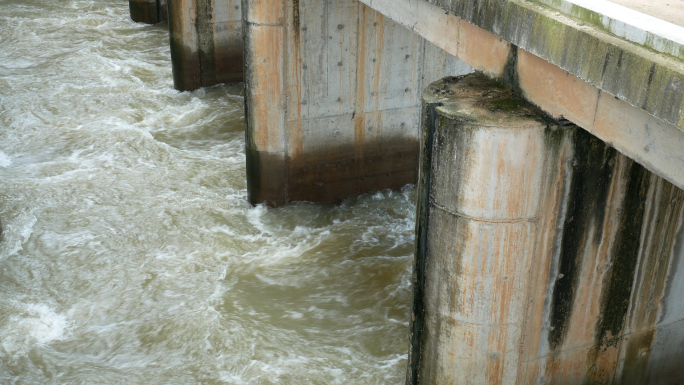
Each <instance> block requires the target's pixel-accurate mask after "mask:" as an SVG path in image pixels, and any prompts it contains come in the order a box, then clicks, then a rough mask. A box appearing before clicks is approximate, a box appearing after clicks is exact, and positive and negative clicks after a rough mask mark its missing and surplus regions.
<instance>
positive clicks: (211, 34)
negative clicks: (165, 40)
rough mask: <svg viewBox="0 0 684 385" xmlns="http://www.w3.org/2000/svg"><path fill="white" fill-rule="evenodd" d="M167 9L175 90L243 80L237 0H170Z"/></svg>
mask: <svg viewBox="0 0 684 385" xmlns="http://www.w3.org/2000/svg"><path fill="white" fill-rule="evenodd" d="M168 12H169V16H168V17H169V34H170V44H171V62H172V66H173V80H174V86H175V88H176V89H178V90H180V91H192V90H196V89H198V88H201V87H210V86H213V85H216V84H220V83H235V82H240V81H242V79H243V76H242V71H243V52H242V49H243V43H242V7H241V2H240V0H173V1H171V2H170V3H169V6H168Z"/></svg>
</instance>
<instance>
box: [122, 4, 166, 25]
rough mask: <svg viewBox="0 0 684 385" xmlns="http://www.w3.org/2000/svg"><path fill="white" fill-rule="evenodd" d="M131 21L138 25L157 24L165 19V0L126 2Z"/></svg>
mask: <svg viewBox="0 0 684 385" xmlns="http://www.w3.org/2000/svg"><path fill="white" fill-rule="evenodd" d="M128 7H129V9H130V11H131V19H133V21H135V22H138V23H147V24H157V23H161V22H162V21H166V19H167V12H166V11H167V7H166V0H128Z"/></svg>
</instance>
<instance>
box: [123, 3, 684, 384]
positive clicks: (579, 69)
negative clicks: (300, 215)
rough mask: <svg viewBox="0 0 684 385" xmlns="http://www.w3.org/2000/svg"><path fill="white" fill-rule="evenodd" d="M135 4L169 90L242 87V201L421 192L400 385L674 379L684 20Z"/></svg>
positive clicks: (534, 10) (575, 12) (682, 239)
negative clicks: (161, 51)
mask: <svg viewBox="0 0 684 385" xmlns="http://www.w3.org/2000/svg"><path fill="white" fill-rule="evenodd" d="M130 4H131V15H132V17H133V18H134V20H141V21H145V22H156V21H160V20H162V19H163V18H164V17H168V21H169V29H170V35H171V39H170V40H171V52H172V61H173V74H174V84H175V86H176V88H177V89H179V90H193V89H197V88H200V87H205V86H211V85H213V84H218V83H225V82H238V81H244V84H245V101H246V119H247V131H246V153H247V178H248V195H249V201H250V202H251V203H252V204H258V203H265V204H267V205H270V206H278V205H282V204H286V203H288V202H293V201H300V200H306V201H315V202H339V201H341V200H342V199H344V198H345V197H346V196H349V195H351V194H359V193H364V192H369V191H377V190H381V189H386V188H397V187H399V186H401V185H404V184H406V183H418V196H419V198H418V202H417V207H418V211H417V222H416V223H417V225H416V237H417V239H416V262H415V263H416V265H415V272H414V273H415V276H414V308H413V313H412V316H411V337H410V348H409V365H408V366H409V367H408V370H407V383H409V384H579V383H588V384H678V383H681V382H682V381H684V365H682V364H681V362H680V361H681V357H682V356H684V191H682V189H683V188H684V171H683V170H684V114H683V113H682V112H683V111H684V28H682V27H679V26H676V25H672V24H668V23H665V22H662V21H658V20H655V19H653V18H649V17H646V16H644V15H641V14H637V13H635V12H633V11H629V10H627V9H625V8H622V7H619V6H616V5H610V4H609V3H607V2H596V3H595V4H587V3H586V2H583V1H579V0H530V1H523V0H508V1H505V0H483V1H482V0H481V1H477V0H448V1H446V0H445V1H441V0H242V1H237V0H169V1H168V4H166V6H167V9H168V15H167V14H166V13H164V12H161V11H160V9H162V8H163V5H162V4H163V2H162V1H160V0H156V1H137V0H131V1H130ZM134 10H135V11H134ZM138 15H152V16H154V15H156V18H155V17H152V16H149V17H147V16H145V17H142V16H138ZM473 72H475V73H474V74H473ZM440 79H441V80H440Z"/></svg>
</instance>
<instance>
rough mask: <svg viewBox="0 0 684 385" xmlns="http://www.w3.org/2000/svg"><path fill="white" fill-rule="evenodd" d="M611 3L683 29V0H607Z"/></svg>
mask: <svg viewBox="0 0 684 385" xmlns="http://www.w3.org/2000/svg"><path fill="white" fill-rule="evenodd" d="M608 1H610V2H611V3H615V4H618V5H621V6H623V7H626V8H629V9H632V10H634V11H638V12H641V13H643V14H646V15H649V16H653V17H655V18H656V19H660V20H664V21H667V22H668V23H672V24H676V25H678V26H680V27H684V1H683V0H651V1H645V0H608Z"/></svg>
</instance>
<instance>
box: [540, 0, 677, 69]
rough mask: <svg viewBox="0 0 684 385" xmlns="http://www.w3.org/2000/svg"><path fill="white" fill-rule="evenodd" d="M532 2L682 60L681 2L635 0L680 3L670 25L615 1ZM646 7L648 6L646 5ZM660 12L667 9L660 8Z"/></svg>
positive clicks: (653, 1) (629, 0) (627, 0)
mask: <svg viewBox="0 0 684 385" xmlns="http://www.w3.org/2000/svg"><path fill="white" fill-rule="evenodd" d="M531 1H533V2H535V3H538V4H541V5H543V6H546V7H549V8H551V9H554V10H557V11H559V12H561V13H563V14H564V15H567V16H570V17H571V18H573V19H575V20H577V21H579V22H580V23H586V24H590V25H592V26H594V27H596V28H598V29H599V30H601V31H605V32H607V33H609V34H612V35H615V36H617V37H620V38H623V39H625V40H627V41H630V42H633V43H636V44H638V45H640V46H643V47H646V48H648V49H650V50H653V51H655V52H660V53H664V54H667V55H670V56H674V57H676V58H679V59H684V28H682V27H684V2H682V1H681V0H677V1H671V0H649V1H643V0H639V1H638V2H639V3H642V4H644V5H645V6H647V7H649V8H650V7H651V6H653V5H656V4H657V3H661V4H663V5H665V4H666V3H672V4H673V5H675V6H676V5H677V4H675V3H681V5H679V8H681V10H682V12H681V14H679V15H678V14H677V12H673V13H672V15H670V19H671V20H678V21H679V24H678V25H677V23H675V24H672V21H670V22H669V23H668V22H666V21H665V20H666V19H662V18H660V19H659V18H656V17H653V16H649V15H646V14H643V13H641V12H637V11H635V10H633V9H629V8H625V7H623V6H621V5H618V4H615V3H616V2H618V1H613V2H611V1H605V0H531ZM620 2H624V3H632V6H633V5H635V4H634V3H636V1H632V0H621V1H620ZM647 4H648V5H647ZM660 8H661V12H664V11H665V10H666V9H667V8H671V10H672V11H675V10H674V9H673V8H675V7H669V6H663V7H660Z"/></svg>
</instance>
